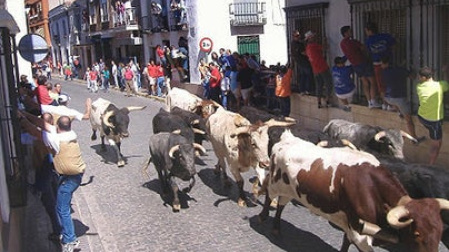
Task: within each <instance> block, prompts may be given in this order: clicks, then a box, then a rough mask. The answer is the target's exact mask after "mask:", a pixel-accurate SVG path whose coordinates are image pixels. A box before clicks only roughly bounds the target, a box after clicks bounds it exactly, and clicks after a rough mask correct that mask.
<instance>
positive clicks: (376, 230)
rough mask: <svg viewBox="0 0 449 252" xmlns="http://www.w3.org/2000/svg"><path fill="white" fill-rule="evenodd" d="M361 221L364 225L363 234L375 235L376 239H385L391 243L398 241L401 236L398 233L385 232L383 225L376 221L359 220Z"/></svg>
mask: <svg viewBox="0 0 449 252" xmlns="http://www.w3.org/2000/svg"><path fill="white" fill-rule="evenodd" d="M359 223H360V224H361V225H362V231H361V234H362V235H370V236H373V237H374V238H375V239H379V240H383V241H386V242H391V243H398V242H399V238H398V237H397V236H396V235H393V234H391V233H387V232H383V231H384V230H382V228H381V227H379V226H378V225H376V224H374V223H370V222H366V221H363V220H359Z"/></svg>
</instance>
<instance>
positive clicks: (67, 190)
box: [56, 174, 83, 244]
mask: <svg viewBox="0 0 449 252" xmlns="http://www.w3.org/2000/svg"><path fill="white" fill-rule="evenodd" d="M82 177H83V174H78V175H61V176H60V177H59V187H58V193H57V197H56V212H57V214H58V219H59V223H60V224H61V229H62V230H61V234H62V240H61V241H62V243H63V244H66V243H69V242H74V241H75V240H76V235H75V226H74V225H73V220H72V216H71V211H70V209H71V206H70V205H71V202H72V195H73V192H74V191H75V190H76V189H77V188H78V187H79V186H80V184H81V178H82Z"/></svg>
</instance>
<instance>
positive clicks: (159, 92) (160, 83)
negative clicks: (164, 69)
mask: <svg viewBox="0 0 449 252" xmlns="http://www.w3.org/2000/svg"><path fill="white" fill-rule="evenodd" d="M164 81H165V78H164V77H157V80H156V84H157V96H159V97H161V96H162V88H163V87H164V85H165V83H164Z"/></svg>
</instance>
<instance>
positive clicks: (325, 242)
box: [28, 79, 448, 252]
mask: <svg viewBox="0 0 449 252" xmlns="http://www.w3.org/2000/svg"><path fill="white" fill-rule="evenodd" d="M58 81H61V80H59V79H54V80H52V83H53V84H54V83H56V82H58ZM61 83H62V90H63V92H66V93H68V94H69V95H70V96H71V98H72V99H71V101H70V102H69V107H72V108H75V109H77V110H79V111H81V112H82V111H84V102H85V99H86V98H87V97H90V98H92V100H93V101H94V100H95V99H97V98H98V97H102V98H105V99H108V100H110V101H112V102H113V103H115V104H116V105H117V106H118V107H119V108H122V107H125V106H147V108H146V109H145V110H143V111H135V112H132V113H131V114H130V118H131V122H130V125H129V131H130V137H129V138H127V139H124V140H123V142H122V153H123V155H124V156H125V158H126V160H127V164H126V165H125V166H124V167H122V168H119V167H117V165H116V164H115V162H116V157H114V155H113V151H112V149H111V148H109V146H107V151H106V152H101V151H100V140H99V139H97V140H96V141H91V140H90V136H91V128H90V123H89V121H82V122H74V123H73V124H72V128H73V129H74V130H75V132H76V133H77V134H78V139H79V142H80V145H81V148H82V151H83V158H84V160H85V162H86V163H87V170H86V173H85V174H84V177H83V181H82V186H81V187H80V188H79V189H78V190H77V191H76V193H75V196H74V199H73V201H72V208H73V211H74V212H73V215H72V216H73V218H74V222H75V226H76V233H77V235H78V237H79V239H80V241H81V246H80V248H81V250H78V251H82V252H87V251H92V252H124V251H214V252H218V251H302V252H313V251H320V252H326V251H338V250H339V249H340V245H341V242H342V240H343V233H342V232H341V231H338V230H336V229H335V228H333V227H331V226H330V225H329V224H328V223H327V221H325V220H324V219H323V218H320V217H317V216H314V215H312V214H311V213H309V211H308V210H306V209H304V208H302V207H301V206H299V205H294V204H289V205H287V207H286V208H285V211H284V213H283V216H282V221H281V234H282V235H281V237H275V236H273V235H272V234H271V232H270V231H271V224H272V218H270V219H268V220H267V221H266V222H265V223H262V224H259V223H258V220H257V214H259V212H260V211H261V210H262V206H261V205H260V204H259V205H256V206H253V207H248V208H241V207H238V205H237V203H236V200H237V197H238V190H237V186H236V184H235V183H233V185H232V186H231V187H230V188H229V189H225V188H223V186H222V182H221V181H220V179H219V178H218V177H217V176H216V175H214V173H213V168H214V165H215V163H216V161H217V160H216V157H215V154H214V152H213V150H212V148H211V145H210V143H209V142H206V143H205V147H206V149H207V156H203V157H201V160H202V162H200V163H197V166H196V168H197V171H198V177H197V183H196V185H195V186H194V188H193V190H192V191H191V192H190V193H189V194H188V195H187V196H184V197H181V203H182V209H181V211H180V212H179V213H173V212H172V210H171V206H170V205H169V204H164V202H163V200H162V199H161V196H160V186H159V181H158V178H157V173H156V171H155V169H154V166H153V165H152V164H151V165H150V167H149V169H148V174H149V177H148V176H147V175H146V174H145V173H143V172H142V167H143V165H144V163H145V162H146V160H147V158H148V157H149V151H148V141H149V137H150V135H152V126H151V125H152V124H151V121H152V118H153V116H154V115H155V114H156V113H157V112H158V111H159V109H160V108H161V107H163V106H164V104H163V102H161V101H157V100H155V99H152V98H145V97H126V96H124V93H120V92H118V91H116V90H113V91H110V92H109V93H103V92H102V91H101V90H100V91H99V92H98V93H89V92H88V91H87V90H86V86H85V85H84V82H81V81H73V82H65V81H61ZM229 175H230V174H229ZM253 175H255V172H254V171H250V172H248V173H246V174H244V178H245V190H246V191H249V190H250V188H251V184H250V182H249V181H248V179H249V178H250V177H252V176H253ZM230 176H231V178H232V175H230ZM30 197H31V200H33V199H34V196H30ZM34 200H35V201H36V199H34ZM259 201H261V203H262V202H263V201H264V197H259ZM34 203H35V204H39V202H34ZM41 214H42V213H41ZM274 214H275V211H271V212H270V216H271V217H273V216H274ZM32 228H33V227H30V229H32ZM39 232H40V233H38V234H37V235H36V236H35V237H30V238H31V239H45V237H46V233H45V227H40V231H39ZM36 244H40V243H39V242H37V243H36ZM49 244H51V243H50V242H49ZM46 246H47V247H38V246H37V245H35V246H34V247H32V248H29V249H30V250H28V251H46V252H48V251H58V250H56V246H55V245H48V244H47V245H46ZM52 249H53V250H52ZM350 251H357V249H356V248H355V247H354V246H351V248H350ZM375 251H385V250H384V249H381V248H376V249H375ZM391 251H397V250H391ZM440 251H448V250H447V249H446V248H445V247H444V245H441V246H440Z"/></svg>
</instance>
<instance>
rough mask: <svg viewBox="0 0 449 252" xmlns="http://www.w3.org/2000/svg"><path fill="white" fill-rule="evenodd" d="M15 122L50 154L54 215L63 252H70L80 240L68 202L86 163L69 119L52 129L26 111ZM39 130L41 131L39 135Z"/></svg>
mask: <svg viewBox="0 0 449 252" xmlns="http://www.w3.org/2000/svg"><path fill="white" fill-rule="evenodd" d="M25 118H26V119H25ZM18 119H19V122H20V123H21V126H22V127H23V128H24V129H25V130H26V131H28V132H29V133H30V134H32V135H34V136H40V138H41V139H42V141H43V142H44V143H45V145H46V146H47V147H48V148H49V149H50V151H51V153H52V154H53V162H54V166H55V170H56V171H57V173H58V174H59V186H58V190H57V198H56V212H57V215H58V218H59V221H60V225H61V236H62V239H61V244H62V252H72V251H73V250H74V248H76V247H78V245H79V241H78V239H77V237H76V235H75V227H74V225H73V220H72V217H71V201H72V195H73V192H74V191H75V190H76V189H77V188H78V187H79V185H80V184H81V179H82V176H83V173H84V170H85V169H86V164H85V163H84V161H83V159H82V157H81V150H80V147H79V144H78V141H77V135H76V133H75V132H74V131H72V129H71V120H70V118H69V117H68V116H61V117H59V119H58V120H57V123H56V126H54V125H51V124H50V123H48V122H45V121H44V120H43V119H42V118H38V117H36V116H34V115H31V114H28V113H26V112H18ZM39 129H43V130H42V132H41V134H39Z"/></svg>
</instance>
